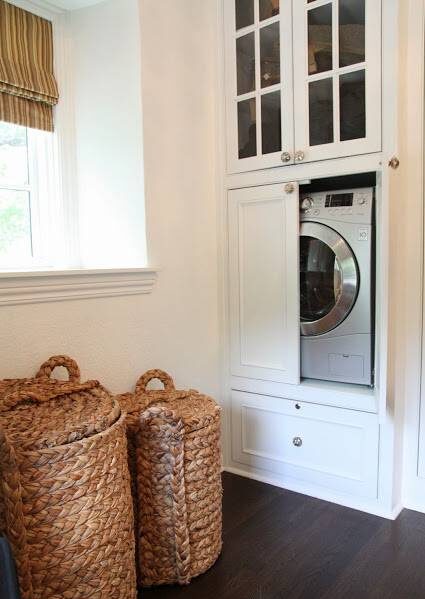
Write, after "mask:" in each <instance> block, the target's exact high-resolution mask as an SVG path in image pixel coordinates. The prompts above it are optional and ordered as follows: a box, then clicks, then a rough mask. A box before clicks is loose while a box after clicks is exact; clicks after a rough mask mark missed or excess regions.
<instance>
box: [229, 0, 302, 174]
mask: <svg viewBox="0 0 425 599" xmlns="http://www.w3.org/2000/svg"><path fill="white" fill-rule="evenodd" d="M224 8H225V13H224V17H225V37H226V96H227V104H226V113H227V114H226V121H227V167H228V172H230V173H236V172H242V171H250V170H255V169H261V168H268V167H272V166H279V165H282V164H287V163H290V162H292V160H293V147H294V121H293V94H292V91H293V80H292V67H293V64H292V1H291V0H224Z"/></svg>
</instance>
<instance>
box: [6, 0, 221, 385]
mask: <svg viewBox="0 0 425 599" xmlns="http://www.w3.org/2000/svg"><path fill="white" fill-rule="evenodd" d="M124 3H125V4H126V5H128V4H130V5H131V0H119V2H118V1H117V0H110V2H109V3H107V4H111V5H112V4H115V5H119V6H120V8H121V7H122V6H123V4H124ZM100 6H102V5H99V7H98V8H100ZM95 8H96V7H94V8H93V10H94V9H95ZM141 8H142V59H143V60H142V62H143V64H142V66H143V79H144V80H143V104H144V122H145V140H144V142H145V175H146V180H145V183H146V212H147V224H148V233H149V253H150V256H151V259H150V263H151V264H153V265H155V266H159V267H160V268H161V272H160V274H159V278H158V283H157V286H156V287H155V289H154V291H153V293H152V295H148V296H137V297H128V298H111V299H108V298H105V299H98V300H80V301H69V302H62V303H52V304H39V305H27V306H16V307H3V308H1V309H0V334H1V343H0V377H6V376H25V375H29V374H32V373H33V372H34V370H35V368H36V367H37V366H38V364H39V363H40V362H41V361H42V360H44V359H45V358H46V357H47V356H49V355H50V354H52V353H67V354H70V355H72V356H74V357H75V358H76V359H77V360H78V362H79V363H80V365H81V367H82V370H83V375H84V376H85V377H87V378H88V377H97V378H99V379H100V380H102V381H103V382H104V383H105V384H106V385H107V386H109V387H110V388H111V389H112V390H113V391H122V390H126V389H129V388H131V387H132V386H133V385H134V383H135V380H136V377H137V375H138V374H139V373H141V372H142V371H144V370H146V369H147V368H151V367H161V368H164V369H166V370H169V371H170V373H172V374H173V375H175V377H176V380H177V382H178V384H179V385H181V386H194V387H198V388H202V389H203V390H205V391H206V392H209V393H211V394H213V395H218V393H219V341H218V315H217V311H218V309H217V303H218V302H217V296H218V293H217V272H216V271H217V236H216V190H215V173H214V168H215V166H214V156H215V154H214V147H215V137H214V136H215V67H216V65H215V56H216V50H215V25H216V16H215V10H216V2H215V0H202V2H200V1H199V0H179V2H176V1H175V0H161V2H156V1H152V0H142V1H141ZM103 9H104V10H109V9H111V10H112V7H111V6H109V7H108V6H107V5H105V6H103ZM122 26H123V25H122V21H115V27H116V29H117V33H118V30H119V28H120V27H122ZM135 26H136V24H135V23H132V24H131V28H133V27H135ZM122 33H123V34H124V33H125V31H123V32H122ZM99 36H100V37H101V38H102V33H101V32H100V31H99ZM120 39H122V38H120ZM114 43H115V42H114V37H111V38H110V45H111V47H112V48H113V45H114ZM120 43H121V42H120ZM93 77H96V73H95V72H93ZM124 91H125V90H123V94H124ZM123 97H124V108H125V109H127V108H128V106H129V104H128V103H126V101H125V94H124V95H123ZM133 101H134V100H133ZM95 118H96V114H93V119H95ZM137 127H139V124H138V123H137ZM137 127H135V134H137V135H138V134H139V131H136V129H137ZM105 143H106V140H105ZM117 151H118V152H119V149H118V150H117ZM110 159H111V160H112V159H113V157H112V156H111V157H110ZM131 159H132V160H134V159H135V158H134V155H132V157H131ZM125 199H126V198H125V195H124V200H125ZM140 200H141V198H140ZM92 226H93V227H95V226H96V223H95V222H93V223H92ZM117 232H118V231H117ZM110 243H111V244H114V243H119V235H116V236H113V237H111V239H110Z"/></svg>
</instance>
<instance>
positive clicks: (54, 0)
mask: <svg viewBox="0 0 425 599" xmlns="http://www.w3.org/2000/svg"><path fill="white" fill-rule="evenodd" d="M103 1H104V0H48V2H49V4H53V5H54V6H57V7H59V8H64V9H65V10H76V9H78V8H84V7H85V6H91V5H92V4H99V3H100V2H103Z"/></svg>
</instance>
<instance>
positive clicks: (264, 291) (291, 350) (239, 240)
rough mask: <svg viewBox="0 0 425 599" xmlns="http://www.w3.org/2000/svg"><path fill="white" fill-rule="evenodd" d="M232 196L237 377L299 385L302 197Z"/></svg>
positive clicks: (276, 188)
mask: <svg viewBox="0 0 425 599" xmlns="http://www.w3.org/2000/svg"><path fill="white" fill-rule="evenodd" d="M288 189H289V191H285V189H284V186H283V185H268V186H265V187H257V188H249V189H241V190H235V191H231V192H230V193H229V284H230V310H231V315H230V318H231V331H232V349H231V351H232V374H234V375H237V376H245V377H248V378H257V379H262V380H271V381H276V382H286V383H295V384H296V383H298V382H299V330H298V328H299V327H298V323H299V316H298V314H299V300H298V298H299V293H298V193H297V191H298V190H297V185H296V184H291V187H290V188H288Z"/></svg>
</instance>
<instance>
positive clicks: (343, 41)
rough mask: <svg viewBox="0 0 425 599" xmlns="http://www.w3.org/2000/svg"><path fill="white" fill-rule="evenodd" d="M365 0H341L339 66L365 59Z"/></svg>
mask: <svg viewBox="0 0 425 599" xmlns="http://www.w3.org/2000/svg"><path fill="white" fill-rule="evenodd" d="M365 21H366V16H365V0H339V66H340V67H346V66H348V65H350V64H356V63H358V62H363V61H364V60H365Z"/></svg>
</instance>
